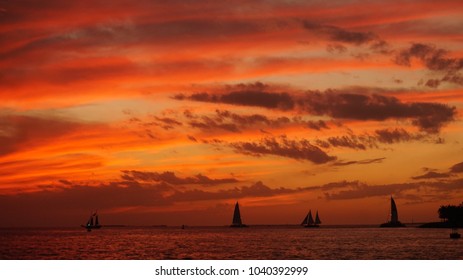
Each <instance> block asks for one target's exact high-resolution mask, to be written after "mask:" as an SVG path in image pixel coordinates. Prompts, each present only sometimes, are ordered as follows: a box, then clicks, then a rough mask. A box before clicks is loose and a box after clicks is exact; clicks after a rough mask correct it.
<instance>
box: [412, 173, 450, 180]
mask: <svg viewBox="0 0 463 280" xmlns="http://www.w3.org/2000/svg"><path fill="white" fill-rule="evenodd" d="M448 177H450V174H449V173H439V172H434V171H429V172H427V173H426V174H423V175H420V176H415V177H412V179H415V180H420V179H441V178H448Z"/></svg>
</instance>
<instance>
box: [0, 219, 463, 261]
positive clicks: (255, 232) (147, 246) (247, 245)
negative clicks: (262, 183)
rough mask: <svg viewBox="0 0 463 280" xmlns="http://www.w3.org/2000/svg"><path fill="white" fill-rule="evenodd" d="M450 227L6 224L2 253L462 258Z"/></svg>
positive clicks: (0, 234)
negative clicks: (54, 226) (88, 228)
mask: <svg viewBox="0 0 463 280" xmlns="http://www.w3.org/2000/svg"><path fill="white" fill-rule="evenodd" d="M449 233H450V230H449V229H419V228H396V229H394V228H392V229H386V228H366V227H365V228H334V227H332V228H328V227H326V228H318V229H305V228H299V227H249V228H228V227H203V228H201V227H198V228H187V229H185V230H182V229H180V228H170V227H167V228H102V229H100V230H94V231H92V232H86V231H85V230H83V229H80V228H75V229H74V228H72V229H0V259H52V260H56V259H71V260H75V259H354V260H357V259H463V239H459V240H452V239H450V238H449Z"/></svg>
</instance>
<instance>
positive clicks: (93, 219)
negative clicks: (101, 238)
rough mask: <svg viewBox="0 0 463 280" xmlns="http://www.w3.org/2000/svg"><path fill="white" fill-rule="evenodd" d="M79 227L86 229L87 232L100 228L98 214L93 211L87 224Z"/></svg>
mask: <svg viewBox="0 0 463 280" xmlns="http://www.w3.org/2000/svg"><path fill="white" fill-rule="evenodd" d="M81 227H84V228H86V229H87V231H92V229H99V228H101V225H100V222H99V219H98V213H97V212H96V211H95V212H94V213H93V214H91V215H90V218H88V221H87V223H86V224H85V225H81Z"/></svg>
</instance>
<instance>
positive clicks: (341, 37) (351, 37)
mask: <svg viewBox="0 0 463 280" xmlns="http://www.w3.org/2000/svg"><path fill="white" fill-rule="evenodd" d="M303 27H304V28H305V29H307V30H309V31H311V32H313V33H315V34H317V35H320V36H324V37H326V38H328V39H329V40H331V41H335V42H341V43H349V44H354V45H362V44H365V43H370V42H372V41H375V40H377V39H378V36H377V35H375V34H374V33H372V32H355V31H349V30H346V29H343V28H340V27H337V26H333V25H323V24H318V23H313V22H309V21H304V22H303Z"/></svg>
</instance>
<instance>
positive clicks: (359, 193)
mask: <svg viewBox="0 0 463 280" xmlns="http://www.w3.org/2000/svg"><path fill="white" fill-rule="evenodd" d="M419 187H420V186H419V185H418V184H417V183H408V184H407V183H405V184H389V185H368V184H365V183H361V182H357V183H356V184H349V185H347V186H345V189H344V190H340V191H337V192H325V198H326V199H327V200H348V199H361V198H369V197H378V196H388V195H391V193H393V194H396V195H400V194H401V193H403V192H405V191H407V190H415V189H418V188H419Z"/></svg>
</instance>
